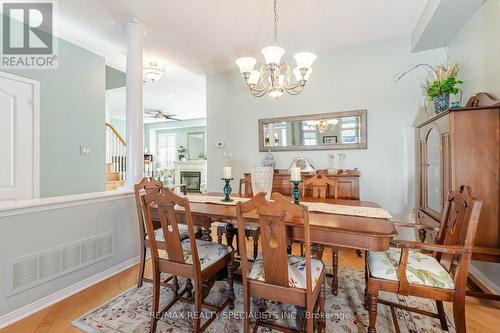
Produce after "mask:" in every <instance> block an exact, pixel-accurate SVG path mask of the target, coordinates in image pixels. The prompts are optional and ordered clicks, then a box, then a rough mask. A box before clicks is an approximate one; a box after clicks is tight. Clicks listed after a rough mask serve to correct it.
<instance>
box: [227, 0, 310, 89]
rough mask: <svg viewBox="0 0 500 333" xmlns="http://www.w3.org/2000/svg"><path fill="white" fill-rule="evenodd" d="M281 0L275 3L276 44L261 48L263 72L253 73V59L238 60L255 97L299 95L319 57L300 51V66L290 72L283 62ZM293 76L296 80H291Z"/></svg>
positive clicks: (298, 57) (255, 61)
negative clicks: (280, 43)
mask: <svg viewBox="0 0 500 333" xmlns="http://www.w3.org/2000/svg"><path fill="white" fill-rule="evenodd" d="M277 3H278V0H274V43H273V45H270V46H266V47H264V48H263V49H262V51H261V53H262V55H263V56H264V58H265V62H266V63H265V64H263V65H262V66H260V70H258V71H257V70H254V67H255V64H256V63H257V60H256V59H255V58H252V57H243V58H239V59H238V60H236V64H237V65H238V67H239V69H240V72H241V75H242V76H243V78H244V79H245V82H246V84H247V86H248V89H249V91H250V93H251V94H252V95H253V96H255V97H262V96H264V95H266V94H268V95H269V96H271V97H274V98H278V97H279V96H281V95H283V92H285V91H286V92H287V93H289V94H290V95H298V94H300V93H301V92H302V91H303V90H304V87H305V85H306V82H307V80H308V79H309V76H310V75H311V73H312V67H311V66H312V64H313V62H314V61H315V60H316V55H315V54H313V53H310V52H299V53H296V54H295V55H294V56H293V57H294V58H295V61H296V63H297V67H295V68H294V69H293V70H291V68H290V66H289V65H288V64H287V63H286V62H282V61H281V57H282V56H283V55H284V54H285V50H284V49H283V48H282V47H280V46H279V45H278V5H277ZM292 74H293V76H295V80H293V79H292Z"/></svg>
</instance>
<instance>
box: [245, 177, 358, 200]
mask: <svg viewBox="0 0 500 333" xmlns="http://www.w3.org/2000/svg"><path fill="white" fill-rule="evenodd" d="M315 174H324V175H327V176H328V178H330V179H333V180H335V181H336V182H337V199H350V200H359V177H360V175H361V174H360V173H359V171H357V170H351V171H347V172H344V173H340V174H331V175H330V174H328V172H327V170H318V171H317V172H316V173H302V180H303V181H304V180H306V179H308V178H310V177H312V176H314V175H315ZM244 179H245V180H244V184H245V191H244V194H245V195H253V191H252V176H251V174H250V173H245V174H244ZM292 187H293V185H292V183H291V182H290V172H289V171H288V170H274V176H273V192H279V193H281V194H283V195H291V191H292ZM308 191H312V190H311V189H306V196H308V195H309V196H310V193H307V192H308ZM328 192H329V193H328V197H329V198H334V192H335V189H334V188H329V189H328Z"/></svg>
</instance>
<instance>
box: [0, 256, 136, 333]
mask: <svg viewBox="0 0 500 333" xmlns="http://www.w3.org/2000/svg"><path fill="white" fill-rule="evenodd" d="M138 262H139V256H137V257H134V258H131V259H129V260H127V261H124V262H122V263H120V264H118V265H115V266H113V267H111V268H108V269H107V270H105V271H102V272H100V273H97V274H96V275H94V276H91V277H89V278H86V279H85V280H82V281H80V282H77V283H75V284H73V285H71V286H69V287H67V288H64V289H62V290H59V291H57V292H55V293H53V294H51V295H48V296H46V297H44V298H41V299H39V300H37V301H35V302H33V303H31V304H28V305H25V306H23V307H22V308H19V309H17V310H14V311H12V312H10V313H7V314H6V315H3V316H1V317H0V329H1V328H4V327H6V326H8V325H11V324H13V323H15V322H16V321H19V320H21V319H23V318H26V317H28V316H30V315H32V314H33V313H35V312H38V311H40V310H42V309H44V308H46V307H48V306H51V305H52V304H54V303H57V302H60V301H62V300H63V299H65V298H68V297H69V296H71V295H73V294H76V293H77V292H80V291H82V290H84V289H87V288H89V287H91V286H93V285H94V284H96V283H99V282H101V281H103V280H106V279H108V278H109V277H111V276H113V275H116V274H118V273H120V272H123V271H124V270H126V269H128V268H130V267H132V266H134V265H136V264H137V263H138Z"/></svg>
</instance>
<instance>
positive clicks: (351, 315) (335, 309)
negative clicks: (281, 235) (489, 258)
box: [73, 268, 455, 333]
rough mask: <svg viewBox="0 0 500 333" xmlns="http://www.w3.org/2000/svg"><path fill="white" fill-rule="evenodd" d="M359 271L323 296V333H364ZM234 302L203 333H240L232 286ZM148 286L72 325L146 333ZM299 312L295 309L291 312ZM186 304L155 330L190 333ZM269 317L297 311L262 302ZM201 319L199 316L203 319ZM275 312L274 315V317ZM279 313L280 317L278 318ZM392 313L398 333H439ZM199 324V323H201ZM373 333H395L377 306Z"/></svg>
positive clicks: (290, 321) (287, 317)
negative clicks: (265, 304) (399, 332)
mask: <svg viewBox="0 0 500 333" xmlns="http://www.w3.org/2000/svg"><path fill="white" fill-rule="evenodd" d="M364 284H365V283H364V273H363V271H362V270H359V269H353V268H340V269H339V286H341V287H340V288H339V294H338V296H337V297H333V296H332V294H331V291H330V289H329V287H327V293H326V296H327V297H326V305H325V311H326V313H327V332H346V333H354V332H356V333H358V332H366V331H367V327H368V313H367V311H366V310H365V309H364V308H363V303H362V300H363V290H364ZM235 293H236V304H235V309H234V310H229V309H228V308H226V310H225V311H224V312H223V313H221V314H220V315H219V317H218V318H217V319H216V320H215V321H214V322H213V323H212V324H211V325H210V326H209V328H208V329H207V330H206V332H214V333H215V332H225V333H238V332H242V331H243V330H242V329H241V323H242V320H241V319H240V316H241V314H242V313H243V304H242V302H241V300H242V294H243V293H242V288H241V286H240V285H238V284H235ZM226 295H227V286H226V284H225V282H222V281H221V282H217V283H216V284H215V286H214V287H213V289H212V291H211V292H210V295H209V296H208V297H207V298H206V299H205V302H207V303H211V304H217V303H218V302H220V301H221V300H223V299H225V297H226ZM150 297H151V284H149V283H145V284H144V285H143V287H141V288H139V289H137V288H135V287H134V288H131V289H129V290H127V291H126V292H124V293H123V294H121V295H119V296H117V297H115V298H113V299H111V300H110V301H108V302H107V303H105V304H103V305H101V306H100V307H98V308H97V309H95V310H93V311H91V312H89V313H87V314H86V315H84V316H82V317H81V318H79V319H77V320H75V321H74V322H73V326H75V327H78V328H79V329H81V330H82V331H85V332H106V333H108V332H113V333H117V332H127V333H128V332H133V333H142V332H149V320H150V317H149V313H150V302H151V300H150ZM171 297H172V292H171V291H170V290H169V289H167V288H162V294H161V298H160V307H161V306H162V305H161V304H166V303H167V302H168V300H169V299H171ZM380 298H382V299H386V300H390V301H393V302H399V303H401V304H405V305H408V306H413V307H415V306H416V307H419V308H420V309H423V310H427V311H434V312H435V311H436V307H435V303H434V302H432V301H430V300H428V299H423V298H414V297H401V296H400V297H398V296H396V295H394V294H389V293H381V295H380ZM254 309H255V310H256V309H257V304H253V305H252V310H254ZM297 310H299V311H297ZM190 313H192V306H191V305H190V304H186V303H183V302H178V303H177V304H176V305H175V306H174V307H173V308H172V309H171V310H170V311H169V312H167V313H166V314H165V315H164V316H163V318H162V319H161V320H160V321H159V322H158V327H157V331H156V332H162V333H163V332H169V333H181V332H191V331H192V328H191V315H190ZM266 313H267V314H268V316H266V317H269V318H273V320H276V321H277V322H280V323H284V322H286V324H287V325H289V326H291V327H297V326H296V325H297V317H299V316H300V315H299V314H300V313H301V311H300V309H297V308H295V306H290V305H286V304H274V303H271V302H267V310H266ZM209 314H210V312H207V313H206V316H203V315H202V318H203V317H205V318H207V317H208V316H209ZM277 314H280V315H279V316H278V315H277ZM282 314H284V315H283V316H282ZM396 315H397V318H398V322H399V327H400V329H401V332H408V333H417V332H418V333H426V332H429V333H435V332H442V330H441V326H440V324H439V320H437V319H432V318H429V317H426V316H422V315H419V314H415V313H411V312H407V311H403V310H399V309H396ZM450 318H452V317H450V316H449V315H448V325H449V327H450V328H449V332H450V333H454V332H455V330H454V328H453V327H454V326H453V324H452V322H450ZM202 322H203V319H202ZM377 330H378V332H384V333H385V332H395V328H394V324H393V322H392V315H391V311H390V308H389V307H388V306H385V305H381V304H379V306H378V317H377ZM259 332H267V333H270V332H273V333H274V332H275V331H270V330H268V329H266V328H259Z"/></svg>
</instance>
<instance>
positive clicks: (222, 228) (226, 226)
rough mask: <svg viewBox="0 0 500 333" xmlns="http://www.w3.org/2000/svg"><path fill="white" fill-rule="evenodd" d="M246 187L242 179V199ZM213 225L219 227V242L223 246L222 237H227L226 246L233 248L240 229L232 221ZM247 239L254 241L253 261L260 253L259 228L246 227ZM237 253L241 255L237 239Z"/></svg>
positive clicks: (218, 222)
mask: <svg viewBox="0 0 500 333" xmlns="http://www.w3.org/2000/svg"><path fill="white" fill-rule="evenodd" d="M243 185H245V186H246V180H245V178H240V186H239V191H238V193H239V195H240V197H242V196H243V195H242V192H241V190H242V187H243ZM212 225H215V226H216V227H217V242H218V243H219V244H222V237H223V236H224V235H226V244H227V245H230V246H232V244H233V239H234V235H238V228H237V227H235V226H234V225H233V223H231V221H215V222H212ZM245 237H246V239H249V238H252V241H253V259H254V260H255V258H257V252H258V251H259V237H260V230H259V227H257V226H253V225H247V226H245ZM236 251H237V252H238V254H240V245H239V239H238V237H236Z"/></svg>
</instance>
